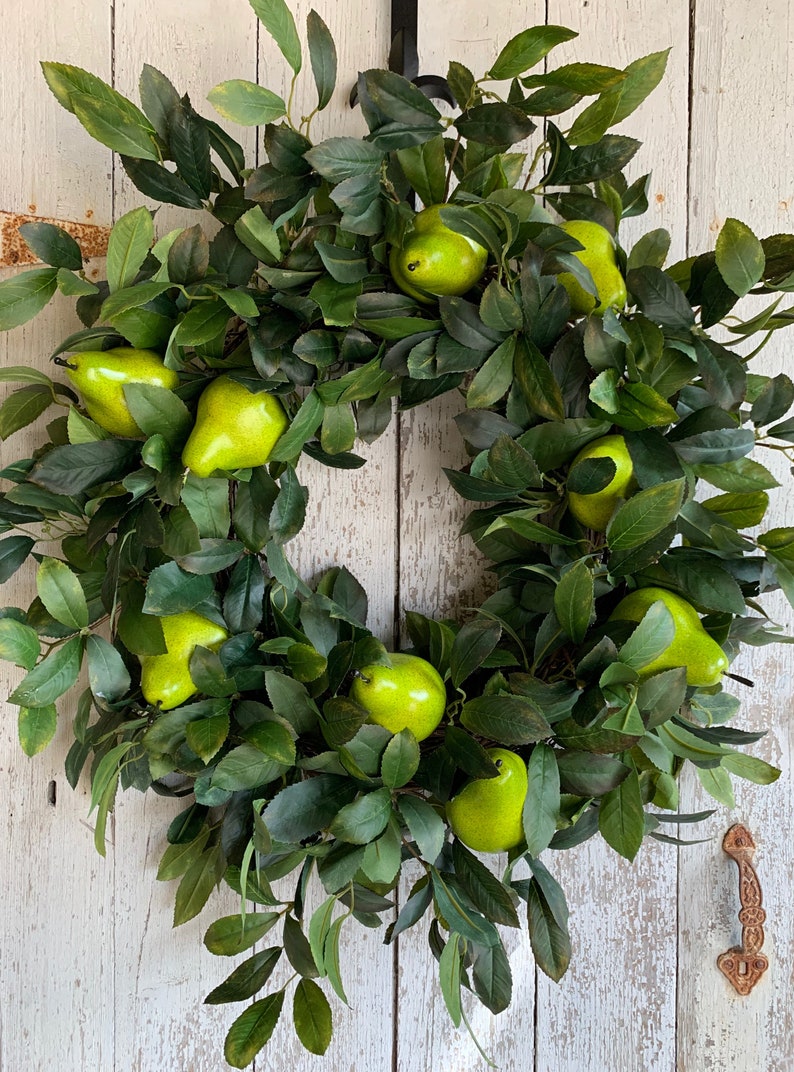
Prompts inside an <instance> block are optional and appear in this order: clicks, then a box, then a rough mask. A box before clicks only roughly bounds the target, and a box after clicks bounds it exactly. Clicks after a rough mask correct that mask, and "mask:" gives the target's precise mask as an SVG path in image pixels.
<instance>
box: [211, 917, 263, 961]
mask: <svg viewBox="0 0 794 1072" xmlns="http://www.w3.org/2000/svg"><path fill="white" fill-rule="evenodd" d="M280 918H281V916H280V914H279V913H278V912H246V914H245V916H244V917H243V916H241V915H240V913H239V912H237V913H235V914H234V915H232V916H223V917H222V918H221V919H216V920H215V922H214V923H211V924H210V926H209V928H208V929H207V931H206V933H205V935H204V945H205V946H206V947H207V949H209V951H210V953H214V954H215V956H216V957H235V956H237V954H238V953H243V952H245V950H246V949H250V948H251V946H252V945H255V944H256V943H257V942H258V941H259V940H260V938H263V937H264V935H266V934H267V932H268V931H269V930H270V929H271V928H272V927H274V926H275V925H276V924H277V923H278V921H279V919H280Z"/></svg>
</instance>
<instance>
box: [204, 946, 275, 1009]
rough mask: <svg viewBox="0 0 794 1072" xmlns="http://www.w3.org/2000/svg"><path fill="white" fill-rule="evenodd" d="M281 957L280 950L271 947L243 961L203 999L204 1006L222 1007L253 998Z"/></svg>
mask: <svg viewBox="0 0 794 1072" xmlns="http://www.w3.org/2000/svg"><path fill="white" fill-rule="evenodd" d="M280 956H281V948H280V947H279V946H273V947H272V948H270V949H263V950H262V952H261V953H255V954H254V955H253V956H252V957H249V958H248V960H244V961H243V963H242V964H240V965H239V966H238V967H237V968H235V969H234V971H233V972H232V973H231V975H230V976H229V977H228V978H227V979H224V981H223V982H222V983H221V984H220V985H219V986H216V987H215V989H214V990H211V991H210V992H209V994H207V996H206V997H205V998H204V1004H205V1005H223V1004H226V1003H227V1002H231V1001H245V999H246V998H250V997H253V996H254V994H256V993H257V992H258V991H259V990H261V989H262V987H263V986H264V985H265V983H266V982H267V981H268V979H269V978H270V976H271V975H272V974H273V969H274V968H275V967H276V965H277V964H278V961H279V957H280Z"/></svg>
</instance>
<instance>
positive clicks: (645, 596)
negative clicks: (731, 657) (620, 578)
mask: <svg viewBox="0 0 794 1072" xmlns="http://www.w3.org/2000/svg"><path fill="white" fill-rule="evenodd" d="M657 600H661V601H662V603H664V605H665V606H666V607H667V609H668V610H669V611H670V613H671V614H672V616H673V622H674V623H675V634H674V636H673V642H672V643H671V644H670V646H669V647H668V648H666V649H665V651H663V652H662V654H661V655H659V656H657V657H656V658H655V659H654V660H653V662H651V663H648V665H647V666H644V667H643V669H642V676H643V677H647V676H648V675H650V674H655V673H658V672H659V671H660V670H672V669H673V668H674V667H676V666H685V667H686V680H687V684H688V685H694V686H696V687H700V688H708V687H710V686H711V685H718V684H719V683H720V680H721V679H722V675H723V674H724V673H725V671H726V670H727V669H728V658H727V656H726V655H725V652H724V651H723V650H722V648H721V647H720V646H719V644H718V643H717V641H716V640H715V639H714V638H713V637H712V636H710V635H709V634H708V633H707V632H706V630H705V629H704V628H703V623H702V622H701V620H700V618H699V617H698V612H697V611H696V610H695V608H694V607H693V606H692V604H691V603H688V602H687V601H686V600H685V599H682V597H681V596H679V595H676V594H675V592H669V591H668V590H667V589H666V588H638V589H636V591H634V592H630V593H629V595H627V596H625V597H624V598H623V599H621V601H620V603H618V605H617V606H616V607H615V609H614V610H613V611H612V613H611V614H610V616H609V617H610V620H613V619H615V620H621V621H629V622H639V621H642V619H643V618H644V617H645V614H646V612H647V611H648V609H649V608H650V606H651V604H653V603H655V602H656V601H657Z"/></svg>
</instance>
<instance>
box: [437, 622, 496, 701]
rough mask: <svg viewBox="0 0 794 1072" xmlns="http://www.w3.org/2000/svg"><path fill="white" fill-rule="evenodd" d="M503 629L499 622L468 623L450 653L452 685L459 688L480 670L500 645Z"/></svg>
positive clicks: (458, 635) (456, 638) (457, 637)
mask: <svg viewBox="0 0 794 1072" xmlns="http://www.w3.org/2000/svg"><path fill="white" fill-rule="evenodd" d="M501 635H502V627H501V625H500V624H499V622H491V621H488V620H487V619H485V618H475V620H474V621H473V622H467V623H466V625H464V626H463V627H462V629H461V630H460V632H459V633H458V634H457V636H456V637H455V643H454V644H453V645H452V652H451V653H450V663H449V665H450V674H451V676H452V684H453V685H454V686H455V687H456V688H457V687H458V685H460V684H461V683H462V682H463V681H465V680H466V678H468V677H469V676H470V675H471V674H473V673H474V672H475V670H478V669H479V668H480V666H481V665H482V664H483V662H484V661H485V660H486V659H487V658H488V656H489V655H490V654H491V652H492V651H493V649H494V648H495V647H496V645H497V644H498V643H499V638H500V637H501Z"/></svg>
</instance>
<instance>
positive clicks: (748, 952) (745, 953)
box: [717, 823, 769, 995]
mask: <svg viewBox="0 0 794 1072" xmlns="http://www.w3.org/2000/svg"><path fill="white" fill-rule="evenodd" d="M722 847H723V849H724V851H725V852H726V853H727V854H728V856H730V857H731V858H732V859H733V860H735V861H736V865H737V867H738V868H739V901H740V902H741V906H742V907H741V909H740V911H739V921H740V923H741V924H742V944H741V946H734V948H733V949H729V950H728V951H727V953H720V955H719V956H718V957H717V965H718V967H719V969H720V971H721V972H722V973H723V974H724V975H725V977H726V978H727V979H728V981H729V982H730V983H731V985H732V986H733V987H734V989H735V990H737V991H738V993H740V994H742V995H747V994H749V993H750V991H751V990H752V989H753V987H754V986H755V984H756V983H757V982H758V980H759V979H760V978H761V976H762V975H763V974H764V972H765V971H766V969H767V968H768V967H769V961H768V959H767V958H766V957H765V956H764V954H763V953H762V952H761V947H762V946H763V944H764V921H765V920H766V912H765V911H764V909H763V908H762V907H761V903H762V895H761V883H760V882H759V881H758V875H757V874H756V870H755V868H754V867H753V862H752V861H753V856H754V855H755V842H754V841H753V836H752V834H751V833H750V831H749V830H748V829H747V827H746V826H742V824H741V823H737V824H736V825H735V826H732V827H731V828H730V830H728V832H727V834H726V835H725V837H724V838H723V840H722Z"/></svg>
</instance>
